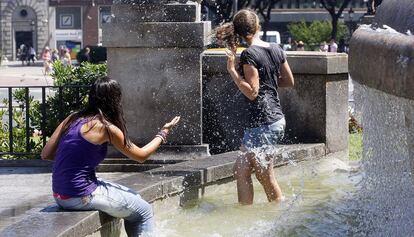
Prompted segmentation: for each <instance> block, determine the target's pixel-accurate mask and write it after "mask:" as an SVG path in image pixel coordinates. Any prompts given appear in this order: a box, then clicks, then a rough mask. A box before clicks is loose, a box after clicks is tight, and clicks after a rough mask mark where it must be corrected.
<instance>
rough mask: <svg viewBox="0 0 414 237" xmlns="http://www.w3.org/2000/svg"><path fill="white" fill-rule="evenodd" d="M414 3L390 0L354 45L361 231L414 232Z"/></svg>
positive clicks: (363, 28) (351, 63)
mask: <svg viewBox="0 0 414 237" xmlns="http://www.w3.org/2000/svg"><path fill="white" fill-rule="evenodd" d="M411 32H414V2H413V1H412V0H398V1H397V0H388V1H384V2H383V3H382V5H381V6H380V7H379V9H378V12H377V15H376V16H375V18H374V20H373V24H372V25H363V26H361V27H360V28H359V29H358V30H357V31H356V32H355V33H354V35H353V37H352V40H351V45H350V60H349V67H350V73H351V76H352V78H353V80H355V81H356V95H357V96H356V101H357V104H359V105H360V108H359V110H360V111H361V113H362V125H363V129H364V134H363V143H364V157H363V162H362V163H363V168H364V171H365V173H366V177H365V179H364V182H363V183H362V189H361V190H363V192H361V198H360V200H362V203H361V208H360V209H361V211H360V213H361V214H360V217H361V219H360V223H361V225H362V228H361V229H364V230H365V233H363V234H364V235H370V236H378V235H380V236H410V235H412V233H413V232H414V222H413V221H412V220H413V218H414V205H413V203H414V178H413V172H414V36H413V35H412V34H411Z"/></svg>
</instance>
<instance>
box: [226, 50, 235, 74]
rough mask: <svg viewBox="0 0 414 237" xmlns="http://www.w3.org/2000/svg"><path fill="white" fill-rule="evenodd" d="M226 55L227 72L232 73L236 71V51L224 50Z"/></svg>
mask: <svg viewBox="0 0 414 237" xmlns="http://www.w3.org/2000/svg"><path fill="white" fill-rule="evenodd" d="M225 52H226V55H227V71H228V72H232V71H234V70H236V51H235V50H229V49H226V51H225Z"/></svg>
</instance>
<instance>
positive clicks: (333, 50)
mask: <svg viewBox="0 0 414 237" xmlns="http://www.w3.org/2000/svg"><path fill="white" fill-rule="evenodd" d="M329 52H331V53H336V52H338V45H337V44H336V42H335V39H331V41H330V43H329Z"/></svg>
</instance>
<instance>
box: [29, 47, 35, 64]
mask: <svg viewBox="0 0 414 237" xmlns="http://www.w3.org/2000/svg"><path fill="white" fill-rule="evenodd" d="M35 58H36V50H35V49H34V47H33V45H30V47H29V58H28V59H27V65H28V66H30V61H32V62H33V64H34V62H35Z"/></svg>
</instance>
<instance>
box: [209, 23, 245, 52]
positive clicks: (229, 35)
mask: <svg viewBox="0 0 414 237" xmlns="http://www.w3.org/2000/svg"><path fill="white" fill-rule="evenodd" d="M215 35H216V39H217V40H218V42H219V43H223V44H225V46H226V48H229V49H231V50H236V49H237V47H238V46H239V44H240V37H239V35H238V34H236V32H235V30H234V24H233V23H232V22H230V23H225V24H223V25H221V26H219V27H217V29H216V31H215Z"/></svg>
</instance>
